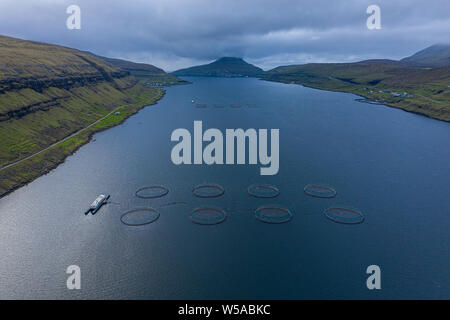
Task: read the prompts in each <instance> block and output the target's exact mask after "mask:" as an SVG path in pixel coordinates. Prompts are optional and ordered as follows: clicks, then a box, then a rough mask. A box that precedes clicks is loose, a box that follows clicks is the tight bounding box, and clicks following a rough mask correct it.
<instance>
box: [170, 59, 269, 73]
mask: <svg viewBox="0 0 450 320" xmlns="http://www.w3.org/2000/svg"><path fill="white" fill-rule="evenodd" d="M263 72H264V71H263V70H262V69H261V68H258V67H256V66H254V65H252V64H250V63H248V62H246V61H245V60H244V59H243V58H237V57H221V58H219V59H217V60H215V61H214V62H211V63H209V64H204V65H200V66H194V67H190V68H186V69H181V70H177V71H175V72H173V74H175V75H178V76H206V77H257V76H259V75H261V74H262V73H263Z"/></svg>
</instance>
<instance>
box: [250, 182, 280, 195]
mask: <svg viewBox="0 0 450 320" xmlns="http://www.w3.org/2000/svg"><path fill="white" fill-rule="evenodd" d="M247 192H248V194H249V195H251V196H253V197H256V198H275V197H277V196H278V195H279V194H280V190H278V188H277V187H275V186H271V185H267V184H262V185H252V186H250V187H248V189H247Z"/></svg>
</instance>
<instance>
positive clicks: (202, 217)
mask: <svg viewBox="0 0 450 320" xmlns="http://www.w3.org/2000/svg"><path fill="white" fill-rule="evenodd" d="M226 218H227V214H226V212H225V211H223V210H222V209H219V208H197V209H195V210H194V211H192V214H191V216H190V219H191V221H192V222H194V223H197V224H201V225H214V224H219V223H222V222H224V221H225V219H226Z"/></svg>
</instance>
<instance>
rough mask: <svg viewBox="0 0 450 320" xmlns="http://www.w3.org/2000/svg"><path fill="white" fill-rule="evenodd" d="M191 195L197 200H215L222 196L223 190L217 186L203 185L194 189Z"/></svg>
mask: <svg viewBox="0 0 450 320" xmlns="http://www.w3.org/2000/svg"><path fill="white" fill-rule="evenodd" d="M192 193H193V194H194V196H196V197H199V198H217V197H220V196H221V195H223V194H224V193H225V190H224V188H222V187H221V186H219V185H217V184H203V185H198V186H196V187H194V189H192Z"/></svg>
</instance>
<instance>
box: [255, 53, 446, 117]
mask: <svg viewBox="0 0 450 320" xmlns="http://www.w3.org/2000/svg"><path fill="white" fill-rule="evenodd" d="M262 78H263V79H265V80H269V81H277V82H284V83H295V84H301V85H304V86H308V87H313V88H318V89H324V90H331V91H343V92H351V93H355V94H358V95H360V96H363V97H365V98H367V100H366V102H369V103H375V104H377V103H381V104H386V105H389V106H392V107H396V108H400V109H403V110H406V111H410V112H415V113H419V114H423V115H426V116H429V117H432V118H435V119H440V120H445V121H450V88H449V85H450V66H446V67H437V68H425V67H419V66H411V65H409V64H408V63H405V62H403V61H400V62H399V61H392V60H367V61H361V62H356V63H312V64H305V65H292V66H284V67H277V68H275V69H273V70H270V71H268V72H266V73H265V74H264V75H263V76H262Z"/></svg>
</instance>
